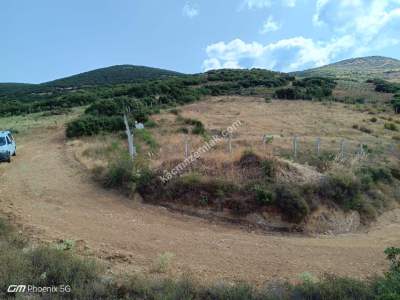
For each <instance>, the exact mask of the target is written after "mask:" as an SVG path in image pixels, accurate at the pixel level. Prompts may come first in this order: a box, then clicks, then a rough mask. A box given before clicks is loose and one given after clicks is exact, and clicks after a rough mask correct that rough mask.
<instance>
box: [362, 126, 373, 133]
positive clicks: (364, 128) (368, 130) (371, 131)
mask: <svg viewBox="0 0 400 300" xmlns="http://www.w3.org/2000/svg"><path fill="white" fill-rule="evenodd" d="M359 130H360V131H361V132H364V133H368V134H371V133H373V130H372V129H370V128H367V127H364V126H361V127H360V128H359Z"/></svg>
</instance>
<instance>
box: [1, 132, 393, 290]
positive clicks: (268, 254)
mask: <svg viewBox="0 0 400 300" xmlns="http://www.w3.org/2000/svg"><path fill="white" fill-rule="evenodd" d="M18 146H19V148H18V156H17V157H16V158H15V159H14V160H13V162H12V164H1V165H0V208H1V210H2V211H3V212H4V213H7V214H10V215H12V216H13V217H14V219H15V221H16V223H17V224H20V226H21V227H22V230H23V231H24V232H26V233H28V234H30V235H31V237H32V239H33V240H40V241H57V240H59V239H72V240H75V241H80V242H78V244H80V245H86V246H87V249H88V250H87V251H88V252H90V253H92V254H93V255H95V256H96V257H99V258H102V259H104V260H105V261H108V262H111V265H112V266H113V270H118V271H120V270H128V271H130V270H139V271H146V270H148V269H149V268H150V267H151V265H152V264H153V262H154V260H155V259H156V257H157V256H158V255H159V254H161V253H164V252H171V253H173V254H174V258H173V259H172V261H171V273H172V274H173V275H179V274H183V273H185V274H186V273H190V274H192V276H194V277H196V278H198V279H201V280H219V279H221V280H226V281H235V280H245V281H250V282H253V283H258V284H261V283H262V282H265V281H267V280H271V279H278V278H280V279H291V280H294V279H296V278H297V277H298V275H299V274H301V273H302V272H311V273H313V274H315V275H320V274H322V273H324V272H328V273H335V274H338V275H348V276H353V277H366V276H369V275H371V274H373V273H376V272H382V271H384V270H385V269H386V267H387V265H386V262H385V259H384V255H383V250H384V249H385V248H386V247H388V246H400V212H399V211H393V212H391V213H388V214H386V215H385V216H384V217H382V218H381V219H380V220H379V222H378V223H377V224H376V226H374V227H373V229H372V230H371V231H370V232H369V233H360V234H346V235H340V236H335V237H326V236H324V237H318V238H312V237H301V236H284V235H275V234H274V235H272V234H271V235H269V234H262V233H256V232H247V231H245V230H243V229H240V228H238V227H235V226H230V225H221V224H219V225H218V224H211V223H209V222H207V221H205V220H202V219H198V218H195V217H188V216H183V215H180V214H176V213H172V212H169V211H167V210H165V209H162V208H158V207H153V206H148V205H143V204H135V203H132V202H131V201H130V200H128V199H126V198H124V197H122V196H119V195H118V194H116V193H114V192H110V191H106V190H103V189H102V188H99V187H98V186H97V185H96V184H94V183H93V182H91V180H90V179H89V178H88V177H87V175H86V174H85V172H84V171H82V170H81V169H80V167H79V164H78V163H77V162H76V161H74V159H73V158H72V156H71V155H70V153H69V152H70V151H69V150H68V146H66V143H65V140H64V138H63V131H62V129H57V130H55V129H53V130H49V131H45V132H44V131H33V132H32V134H31V135H30V136H29V137H25V138H21V139H20V140H19V141H18Z"/></svg>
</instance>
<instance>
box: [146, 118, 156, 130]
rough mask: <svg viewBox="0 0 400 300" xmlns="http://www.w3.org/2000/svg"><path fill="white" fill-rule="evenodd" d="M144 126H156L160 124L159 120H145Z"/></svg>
mask: <svg viewBox="0 0 400 300" xmlns="http://www.w3.org/2000/svg"><path fill="white" fill-rule="evenodd" d="M144 126H145V127H146V128H155V127H157V126H158V124H157V122H156V121H154V120H151V119H148V120H147V121H146V122H144Z"/></svg>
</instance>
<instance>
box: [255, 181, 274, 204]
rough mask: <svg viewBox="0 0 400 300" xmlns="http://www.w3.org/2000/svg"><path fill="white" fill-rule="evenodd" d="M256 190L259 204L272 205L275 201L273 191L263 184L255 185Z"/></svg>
mask: <svg viewBox="0 0 400 300" xmlns="http://www.w3.org/2000/svg"><path fill="white" fill-rule="evenodd" d="M254 192H255V194H256V202H257V204H259V205H261V206H264V205H271V204H272V203H273V198H274V196H273V193H272V192H271V191H268V190H266V189H265V188H264V187H263V186H261V185H256V186H254Z"/></svg>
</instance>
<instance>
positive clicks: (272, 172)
mask: <svg viewBox="0 0 400 300" xmlns="http://www.w3.org/2000/svg"><path fill="white" fill-rule="evenodd" d="M261 168H262V172H263V175H264V177H265V179H267V180H270V181H272V180H274V179H275V177H276V172H277V162H276V161H275V160H274V159H264V160H263V161H261Z"/></svg>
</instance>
